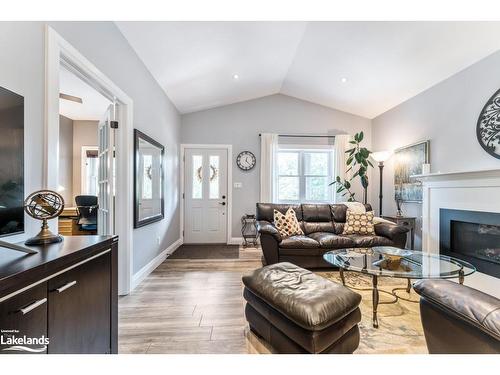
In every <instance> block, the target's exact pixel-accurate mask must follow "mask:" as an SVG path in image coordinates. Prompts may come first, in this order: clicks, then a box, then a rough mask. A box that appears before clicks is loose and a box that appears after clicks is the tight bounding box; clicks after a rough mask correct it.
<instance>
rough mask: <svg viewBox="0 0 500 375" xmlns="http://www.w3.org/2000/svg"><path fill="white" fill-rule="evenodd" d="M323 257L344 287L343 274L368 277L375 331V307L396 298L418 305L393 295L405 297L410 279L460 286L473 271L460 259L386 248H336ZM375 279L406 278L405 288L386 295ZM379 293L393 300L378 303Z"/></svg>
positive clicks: (376, 325) (396, 299) (410, 285)
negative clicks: (451, 282)
mask: <svg viewBox="0 0 500 375" xmlns="http://www.w3.org/2000/svg"><path fill="white" fill-rule="evenodd" d="M323 258H324V259H325V261H327V262H328V263H330V264H332V265H334V266H336V267H338V268H339V270H340V278H341V280H342V284H344V285H346V284H345V278H344V271H353V272H360V273H364V274H367V275H371V278H372V288H371V290H372V297H373V327H375V328H378V319H377V307H378V305H379V304H389V303H396V302H397V301H398V299H402V300H405V301H409V302H418V301H414V300H411V299H407V298H405V297H402V296H399V295H398V294H397V293H396V292H397V291H401V290H405V291H406V293H408V294H409V293H410V291H411V288H412V284H411V280H412V279H454V278H458V281H459V282H460V284H463V282H464V278H465V276H468V275H470V274H472V273H474V272H475V271H476V268H475V267H474V266H473V265H472V264H470V263H468V262H465V261H463V260H460V259H456V258H452V257H449V256H445V255H438V254H429V253H423V252H421V251H416V250H405V249H398V248H395V247H390V246H376V247H368V248H349V249H339V250H334V251H329V252H327V253H325V254H324V255H323ZM379 277H392V278H401V279H407V286H406V288H394V289H392V290H391V291H390V292H389V291H386V290H382V289H379V288H378V285H377V284H378V278H379ZM353 289H356V288H353ZM368 290H369V289H368ZM379 292H381V293H387V294H390V295H391V296H392V297H393V300H391V301H387V302H385V301H384V302H380V300H379Z"/></svg>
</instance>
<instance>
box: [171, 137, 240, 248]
mask: <svg viewBox="0 0 500 375" xmlns="http://www.w3.org/2000/svg"><path fill="white" fill-rule="evenodd" d="M189 148H214V149H217V148H219V149H225V150H227V215H226V218H227V219H226V220H227V224H226V243H227V244H230V243H231V240H232V223H233V219H232V217H233V145H228V144H205V143H203V144H192V143H181V148H180V161H181V170H180V175H181V177H180V178H181V181H180V182H181V188H180V196H179V201H180V202H181V204H180V206H181V207H180V209H181V210H180V211H181V212H180V223H179V224H180V225H179V228H180V234H179V235H180V238H181V239H182V240H183V241H184V198H183V196H184V193H185V192H184V169H185V157H184V155H185V152H186V149H189Z"/></svg>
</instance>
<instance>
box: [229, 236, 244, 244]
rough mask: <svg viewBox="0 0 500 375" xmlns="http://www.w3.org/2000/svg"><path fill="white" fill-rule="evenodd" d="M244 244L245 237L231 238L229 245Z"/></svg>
mask: <svg viewBox="0 0 500 375" xmlns="http://www.w3.org/2000/svg"><path fill="white" fill-rule="evenodd" d="M242 243H243V237H231V239H230V240H229V242H228V243H227V244H228V245H241V244H242Z"/></svg>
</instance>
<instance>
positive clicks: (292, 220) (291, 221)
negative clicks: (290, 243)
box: [274, 207, 304, 237]
mask: <svg viewBox="0 0 500 375" xmlns="http://www.w3.org/2000/svg"><path fill="white" fill-rule="evenodd" d="M274 225H276V228H278V231H279V232H280V234H281V235H282V236H283V237H290V236H296V235H303V234H304V232H303V231H302V229H300V224H299V221H298V220H297V216H296V215H295V211H294V210H293V208H292V207H290V208H289V209H288V210H287V211H286V214H284V215H283V214H282V213H281V212H279V211H278V210H274Z"/></svg>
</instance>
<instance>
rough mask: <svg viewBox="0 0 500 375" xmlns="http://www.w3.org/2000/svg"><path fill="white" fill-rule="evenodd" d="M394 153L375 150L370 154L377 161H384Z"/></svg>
mask: <svg viewBox="0 0 500 375" xmlns="http://www.w3.org/2000/svg"><path fill="white" fill-rule="evenodd" d="M391 155H392V152H391V151H377V152H373V153H372V154H371V155H370V156H371V157H372V159H373V160H375V161H376V162H377V163H381V162H382V163H383V162H384V161H386V160H387V159H389V158H390V157H391Z"/></svg>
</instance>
